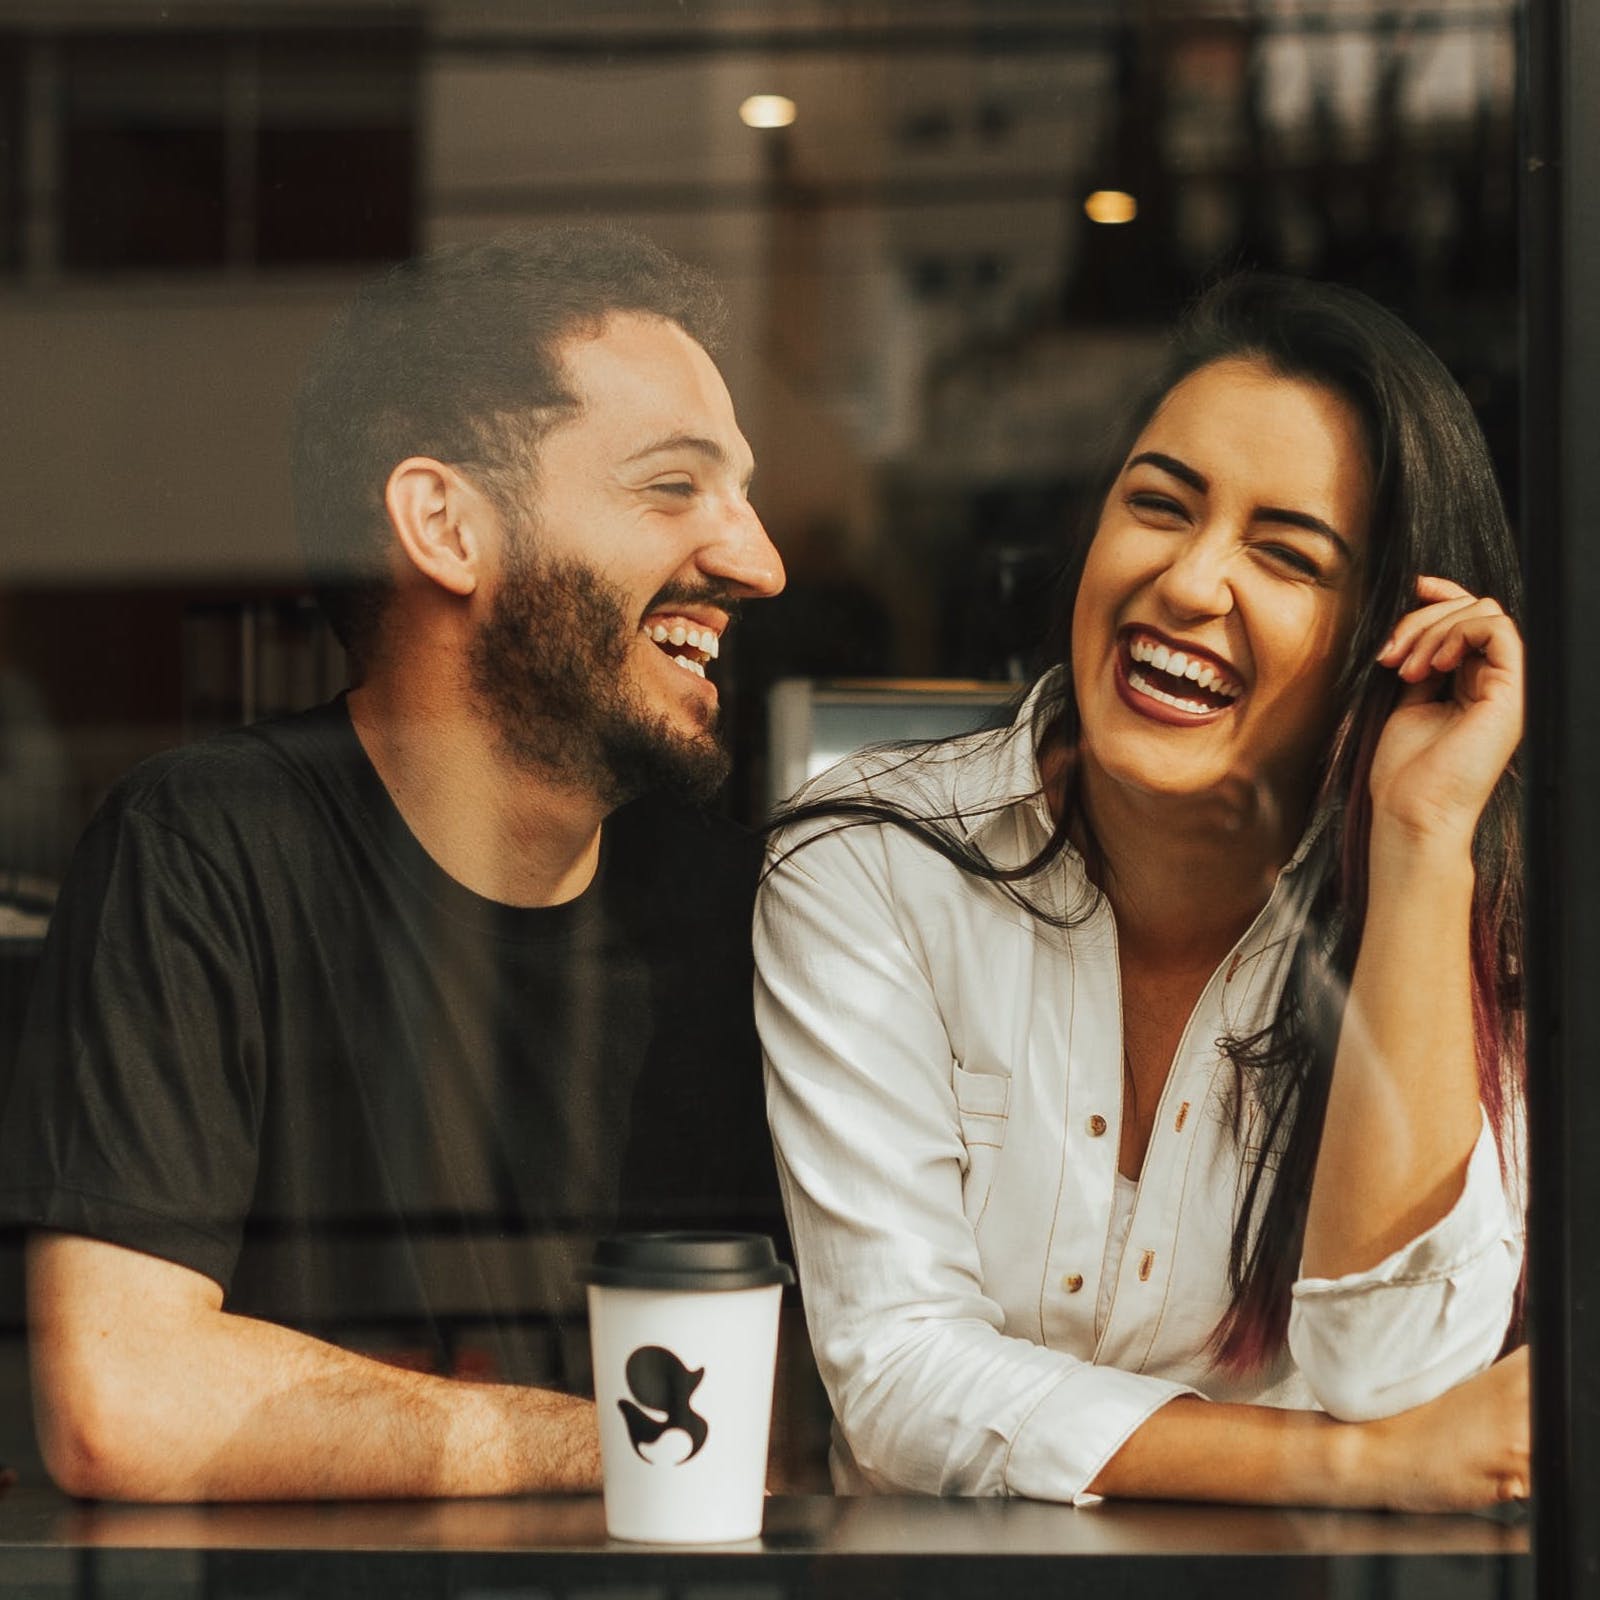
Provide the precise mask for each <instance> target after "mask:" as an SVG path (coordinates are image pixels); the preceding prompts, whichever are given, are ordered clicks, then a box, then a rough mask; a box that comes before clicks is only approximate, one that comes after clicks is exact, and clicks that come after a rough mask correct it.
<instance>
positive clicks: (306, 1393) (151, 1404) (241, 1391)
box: [28, 1234, 600, 1501]
mask: <svg viewBox="0 0 1600 1600" xmlns="http://www.w3.org/2000/svg"><path fill="white" fill-rule="evenodd" d="M28 1303H29V1315H30V1323H31V1330H30V1347H31V1351H32V1362H33V1387H34V1409H35V1412H36V1414H37V1417H38V1424H39V1435H40V1446H41V1449H42V1451H43V1454H44V1460H45V1464H46V1466H47V1467H48V1468H49V1471H50V1475H51V1476H52V1477H53V1478H54V1479H55V1480H56V1482H57V1483H58V1484H59V1485H60V1486H61V1487H62V1488H63V1489H65V1490H67V1491H68V1492H69V1493H71V1494H78V1495H84V1496H88V1497H93V1498H99V1499H116V1500H178V1501H182V1500H246V1499H260V1500H274V1499H340V1498H365V1499H375V1498H390V1497H408V1496H436V1495H493V1494H518V1493H526V1492H532V1491H538V1490H557V1491H585V1490H594V1489H596V1488H598V1487H599V1482H600V1448H599V1436H598V1433H597V1430H596V1427H595V1418H594V1407H593V1406H592V1405H591V1404H590V1403H589V1402H588V1401H586V1400H578V1399H574V1398H573V1397H572V1396H570V1395H563V1394H555V1393H551V1392H548V1391H545V1390H540V1389H526V1388H517V1387H512V1386H510V1385H498V1384H484V1383H466V1382H461V1381H458V1380H455V1379H450V1378H436V1377H430V1376H427V1375H425V1374H422V1373H416V1372H407V1371H404V1370H402V1369H400V1368H397V1367H392V1366H387V1365H385V1364H384V1363H382V1362H379V1361H374V1360H370V1359H368V1358H367V1357H365V1356H359V1355H355V1354H352V1353H351V1352H350V1351H347V1350H341V1349H339V1348H337V1347H336V1346H334V1345H329V1344H325V1343H323V1342H322V1341H321V1340H318V1339H313V1338H311V1337H309V1336H308V1335H306V1334H301V1333H296V1332H294V1331H292V1330H291V1329H288V1328H281V1327H278V1326H276V1325H275V1324H273V1323H269V1322H260V1321H257V1320H255V1319H253V1318H249V1317H239V1316H234V1315H233V1314H231V1313H229V1312H226V1311H224V1310H223V1309H222V1291H221V1289H220V1288H219V1287H218V1286H217V1285H216V1284H215V1283H213V1282H212V1281H211V1280H210V1279H209V1278H207V1277H205V1276H203V1275H202V1274H200V1273H197V1272H193V1271H190V1270H189V1269H188V1268H187V1267H181V1266H177V1265H175V1264H174V1263H172V1262H169V1261H163V1260H160V1259H158V1258H156V1257H154V1256H148V1255H144V1254H142V1253H141V1252H139V1251H136V1250H127V1249H123V1248H121V1247H120V1246H118V1245H112V1244H106V1243H103V1242H101V1241H99V1240H93V1239H85V1238H80V1237H78V1236H76V1235H72V1234H37V1235H35V1236H34V1237H33V1238H31V1239H30V1240H29V1243H28Z"/></svg>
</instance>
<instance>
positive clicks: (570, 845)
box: [0, 231, 783, 1500]
mask: <svg viewBox="0 0 1600 1600" xmlns="http://www.w3.org/2000/svg"><path fill="white" fill-rule="evenodd" d="M716 321H717V303H716V297H715V294H714V292H713V291H712V290H711V288H710V286H709V285H708V284H707V282H706V281H705V280H704V279H703V278H702V277H701V276H700V274H698V273H697V272H695V271H693V270H691V269H689V268H687V267H685V266H684V265H683V264H681V263H679V262H677V261H675V260H673V259H672V258H670V257H668V256H666V255H665V254H664V253H663V252H661V251H659V250H657V249H656V248H655V247H653V246H651V245H649V244H646V243H644V242H643V241H640V240H637V239H633V238H631V237H628V236H625V235H619V234H612V233H593V232H581V231H572V232H560V233H552V234H542V235H527V236H518V237H514V238H511V239H507V240H502V241H498V242H495V243H492V244H489V245H484V246H479V247H476V248H471V249H465V250H460V251H454V252H447V253H445V254H442V255H440V256H436V257H432V258H428V259H425V260H423V261H420V262H416V263H412V264H411V265H409V266H407V267H404V268H402V269H399V270H398V271H397V272H395V273H393V274H391V275H390V276H388V277H387V278H385V279H384V280H382V281H381V282H379V283H378V284H376V285H374V286H373V287H372V288H370V289H369V290H368V291H366V292H365V293H364V294H363V295H362V296H361V297H360V298H359V299H358V300H357V302H356V303H355V304H354V306H353V307H352V308H351V309H350V310H349V311H348V312H347V313H346V315H345V316H344V317H343V319H342V320H341V321H340V323H339V324H338V326H337V327H336V328H335V330H334V332H333V334H332V335H331V336H330V338H329V340H328V341H327V342H326V344H325V346H324V348H323V350H322V351H321V353H320V356H319V357H318V360H317V362H316V364H315V367H314V370H313V372H312V374H311V377H310V379H309V381H308V383H307V386H306V389H305V391H304V394H303V396H302V403H301V410H300V415H299V419H298V427H297V439H296V462H295V470H296V494H297V512H298V517H299V520H300V523H301V529H302V535H303V538H304V540H305V542H306V545H307V549H308V552H309V554H310V556H311V559H312V563H313V567H314V569H315V570H316V572H317V573H318V576H319V581H320V582H321V584H322V587H323V591H324V599H325V601H326V604H327V607H328V611H329V615H330V619H331V620H332V622H333V624H334V627H335V629H336V631H337V632H338V634H339V636H340V638H341V640H342V641H343V642H344V644H345V646H346V649H347V652H348V655H349V660H350V663H351V682H352V687H351V689H350V690H349V691H348V693H347V694H345V695H343V696H341V697H340V698H339V699H338V700H336V701H334V702H333V703H332V704H331V705H328V706H325V707H322V708H320V709H318V710H316V711H312V712H308V713H305V714H303V715H300V716H296V717H290V718H286V719H283V720H280V721H276V722H270V723H265V724H261V725H258V726H256V727H253V728H249V729H246V730H243V731H241V732H238V733H233V734H229V735H225V736H223V737H221V738H219V739H215V740H212V741H209V742H207V743H205V744H202V745H198V746H194V747H191V748H189V749H187V750H184V751H180V752H177V753H174V754H171V755H168V756H165V757H161V758H158V759H157V760H155V761H153V762H151V763H148V764H147V765H145V766H144V767H142V768H141V769H139V770H138V771H136V772H135V773H134V774H133V775H132V776H131V777H129V778H128V779H127V780H125V781H124V782H123V784H122V785H121V786H120V787H119V789H118V790H117V792H116V793H115V794H114V795H113V797H112V798H111V800H110V801H109V802H108V804H107V806H106V807H105V809H104V810H103V811H102V813H101V814H100V815H99V816H98V817H97V819H96V820H95V821H94V822H93V823H92V824H91V826H90V829H89V831H88V833H87V835H86V836H85V839H84V841H83V843H82V845H81V847H80V849H79V853H78V856H77V858H76V861H75V863H74V866H73V869H72V871H71V874H70V875H69V879H68V882H67V885H66V887H65V889H64V891H63V893H62V897H61V901H60V905H59V907H58V910H57V914H56V918H55V923H54V926H53V928H52V932H51V940H50V946H49V951H48V954H47V956H46V960H45V965H44V969H43V972H42V975H41V977H40V979H39V983H38V988H37V991H36V995H35V1003H34V1009H33V1012H32V1015H31V1020H30V1025H29V1034H28V1039H27V1043H26V1046H25V1050H24V1058H23V1061H22V1064H21V1067H20V1069H19V1079H18V1084H17V1086H16V1089H15V1090H14V1092H13V1095H12V1098H11V1100H10V1103H9V1105H8V1107H7V1109H6V1112H5V1126H4V1148H3V1150H0V1173H3V1174H4V1176H3V1178H0V1186H3V1187H0V1216H3V1217H4V1218H6V1219H9V1220H11V1221H13V1222H20V1223H21V1224H23V1225H24V1226H25V1227H27V1228H28V1229H29V1230H30V1241H29V1251H28V1292H29V1299H30V1310H31V1320H32V1326H33V1362H34V1384H35V1391H36V1393H35V1399H36V1412H37V1416H38V1419H39V1427H40V1441H41V1447H42V1449H43V1452H44V1456H45V1461H46V1464H47V1466H48V1467H49V1470H50V1472H51V1473H52V1475H53V1476H54V1477H55V1478H56V1480H57V1481H58V1482H59V1483H60V1484H61V1485H62V1486H63V1487H65V1488H66V1489H68V1490H69V1491H72V1492H74V1493H77V1494H83V1495H91V1496H102V1497H110V1498H133V1499H143V1500H196V1499H237V1498H255V1499H265V1498H279V1497H309V1496H316V1497H338V1496H362V1497H370V1496H389V1495H405V1496H412V1495H484V1494H497V1493H515V1492H519V1491H526V1490H537V1489H569V1488H589V1487H593V1486H594V1485H595V1484H596V1483H597V1482H598V1450H597V1442H596V1433H595V1424H594V1416H593V1408H592V1406H591V1404H590V1403H589V1402H587V1401H585V1400H582V1399H579V1398H575V1397H574V1396H573V1395H572V1394H571V1393H569V1392H566V1391H567V1390H568V1389H569V1388H574V1387H581V1385H582V1382H583V1372H582V1354H581V1349H582V1341H581V1337H580V1336H578V1335H577V1332H576V1329H575V1328H574V1326H572V1325H570V1324H569V1322H568V1321H567V1320H566V1317H565V1315H564V1313H565V1312H567V1311H569V1310H570V1308H571V1305H572V1299H573V1291H572V1284H573V1281H574V1269H575V1267H576V1266H577V1265H578V1264H579V1260H580V1257H581V1254H582V1253H583V1252H584V1251H585V1249H586V1246H587V1240H588V1238H589V1237H590V1236H591V1235H592V1234H593V1233H594V1232H595V1231H597V1230H602V1229H605V1228H607V1227H611V1226H614V1225H616V1224H617V1223H619V1222H621V1223H624V1224H626V1223H634V1224H639V1223H648V1224H651V1225H655V1226H662V1225H668V1226H670V1225H673V1224H701V1225H704V1224H707V1223H710V1224H713V1225H714V1224H716V1223H718V1222H719V1221H720V1222H724V1223H726V1222H727V1221H729V1220H730V1219H731V1218H732V1216H733V1215H734V1214H736V1213H737V1214H739V1215H741V1216H742V1215H748V1214H749V1211H750V1208H751V1207H761V1206H764V1205H765V1204H766V1203H767V1196H768V1195H769V1194H770V1192H771V1191H770V1189H769V1188H768V1187H767V1186H768V1184H769V1183H770V1181H771V1179H770V1167H769V1162H770V1155H769V1153H768V1150H767V1145H766V1135H765V1126H764V1121H763V1120H762V1115H761V1105H760V1082H759V1072H758V1067H757V1063H758V1061H759V1057H758V1055H757V1051H756V1046H755V1042H754V1037H753V1033H752V1031H751V1027H750V1021H749V1014H750V969H749V956H748V927H749V920H748V911H749V900H750V895H751V893H752V890H753V883H754V876H755V870H756V855H755V852H754V851H753V850H752V849H750V848H749V847H748V845H747V842H746V841H745V840H744V839H743V838H742V837H741V836H739V835H737V834H736V833H735V831H734V830H732V829H731V827H727V826H724V825H723V824H721V823H720V822H719V821H717V820H716V819H713V818H711V817H709V816H707V815H706V814H704V813H703V812H701V811H699V810H698V809H695V807H694V805H693V802H694V801H696V800H701V799H704V798H705V797H707V796H708V795H709V794H710V793H711V792H712V791H714V790H715V789H716V788H717V787H718V785H719V784H720V783H721V782H722V780H723V778H724V777H725V775H726V770H727V761H726V756H725V753H724V749H723V745H722V742H721V740H720V738H719V735H718V706H717V689H716V687H715V676H716V661H717V657H718V654H719V652H720V650H721V648H722V643H723V639H724V635H725V632H726V630H727V628H728V626H729V624H730V622H731V621H732V619H733V616H734V613H735V611H736V610H737V608H738V606H739V605H740V603H741V602H743V601H744V600H747V599H751V598H756V597H760V596H766V595H771V594H775V593H776V592H777V591H778V589H779V588H780V587H781V586H782V583H783V567H782V563H781V562H780V560H779V557H778V553H777V551H776V550H775V549H774V548H773V546H772V544H771V542H770V541H769V540H768V538H767V535H766V533H765V531H764V530H763V528H762V525H761V522H760V520H759V519H758V518H757V516H756V514H755V512H754V510H752V508H751V505H750V502H749V499H748V497H747V490H748V486H749V480H750V473H751V454H750V447H749V445H748V444H747V443H746V441H745V439H744V437H743V435H742V434H741V433H740V431H739V428H738V424H737V423H736V421H735V418H734V412H733V406H732V403H731V401H730V399H729V396H728V391H727V389H726V387H725V385H724V383H723V381H722V378H721V377H720V375H719V374H718V371H717V368H716V366H715V365H714V364H713V362H712V359H711V357H710V355H709V354H708V353H707V352H708V349H709V348H710V347H711V344H712V340H713V335H714V332H715V326H716ZM335 1338H337V1339H338V1341H339V1342H337V1343H335V1342H334V1340H335ZM363 1350H365V1351H368V1352H372V1351H376V1352H378V1355H376V1356H375V1355H374V1354H372V1353H361V1352H362V1351H363ZM402 1355H403V1358H404V1360H405V1361H406V1362H408V1363H409V1366H402V1365H400V1364H397V1358H399V1357H401V1356H402Z"/></svg>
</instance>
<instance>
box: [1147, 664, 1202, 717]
mask: <svg viewBox="0 0 1600 1600" xmlns="http://www.w3.org/2000/svg"><path fill="white" fill-rule="evenodd" d="M1128 682H1129V684H1131V685H1132V687H1133V688H1135V689H1136V690H1138V692H1139V693H1140V694H1144V695H1148V696H1149V697H1150V698H1151V699H1152V700H1159V701H1160V702H1161V703H1162V704H1163V705H1168V706H1176V707H1177V708H1178V709H1179V710H1180V711H1192V712H1194V713H1195V714H1196V715H1197V716H1202V715H1206V714H1208V713H1210V712H1212V711H1216V710H1218V709H1219V708H1218V707H1216V706H1207V705H1202V704H1201V703H1200V702H1199V701H1198V700H1185V699H1183V698H1182V696H1180V695H1175V694H1168V693H1167V691H1166V690H1165V689H1158V688H1156V686H1155V685H1154V684H1153V683H1151V681H1150V680H1149V679H1148V678H1147V677H1145V675H1144V674H1143V673H1142V672H1140V671H1138V670H1137V669H1135V670H1134V671H1132V672H1130V673H1129V674H1128Z"/></svg>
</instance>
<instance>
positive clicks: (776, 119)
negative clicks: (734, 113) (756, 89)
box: [739, 94, 795, 128]
mask: <svg viewBox="0 0 1600 1600" xmlns="http://www.w3.org/2000/svg"><path fill="white" fill-rule="evenodd" d="M794 118H795V107H794V101H793V100H791V99H790V98H789V97H788V95H786V94H753V95H751V96H750V98H749V99H748V100H746V101H745V103H744V104H743V105H742V106H740V107H739V120H740V121H741V122H742V123H743V124H744V125H745V126H746V127H747V128H787V127H788V126H789V124H790V123H791V122H793V121H794Z"/></svg>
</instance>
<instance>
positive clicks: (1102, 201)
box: [1083, 189, 1139, 223]
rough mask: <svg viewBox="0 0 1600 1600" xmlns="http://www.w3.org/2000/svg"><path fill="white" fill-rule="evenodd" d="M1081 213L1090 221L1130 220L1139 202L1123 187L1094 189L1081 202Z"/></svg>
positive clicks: (1135, 214) (1137, 212)
mask: <svg viewBox="0 0 1600 1600" xmlns="http://www.w3.org/2000/svg"><path fill="white" fill-rule="evenodd" d="M1083 214H1084V215H1085V216H1086V217H1087V218H1088V219H1089V220H1090V221H1091V222H1107V223H1110V222H1132V221H1133V219H1134V218H1135V217H1136V216H1138V215H1139V202H1138V201H1137V200H1135V199H1134V198H1133V196H1132V195H1131V194H1129V193H1128V192H1127V191H1126V190H1125V189H1096V190H1095V192H1094V193H1093V194H1092V195H1090V196H1089V198H1088V199H1087V200H1085V201H1084V202H1083Z"/></svg>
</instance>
